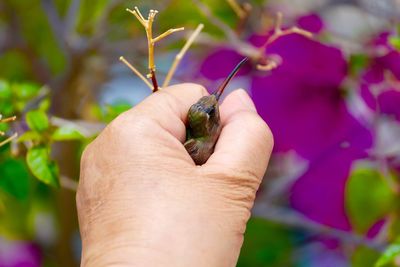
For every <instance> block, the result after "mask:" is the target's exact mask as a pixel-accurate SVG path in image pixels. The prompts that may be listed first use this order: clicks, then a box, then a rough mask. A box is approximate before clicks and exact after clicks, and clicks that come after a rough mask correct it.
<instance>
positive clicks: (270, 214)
mask: <svg viewBox="0 0 400 267" xmlns="http://www.w3.org/2000/svg"><path fill="white" fill-rule="evenodd" d="M253 216H255V217H261V218H264V219H266V220H269V221H272V222H276V223H279V224H283V225H287V226H289V227H294V228H302V229H305V230H308V231H310V232H313V233H316V234H320V235H328V236H331V237H335V238H337V239H339V240H341V241H343V242H345V243H351V244H356V245H364V246H367V247H369V248H372V249H374V250H377V251H384V250H385V247H386V244H384V243H380V242H376V241H374V240H370V239H368V238H366V237H364V236H361V235H358V234H355V233H352V232H347V231H343V230H339V229H336V228H332V227H329V226H326V225H323V224H320V223H317V222H313V221H311V220H309V219H308V218H306V217H305V216H304V215H302V214H300V213H298V212H296V211H292V210H289V209H285V208H281V207H276V206H274V205H271V204H268V203H265V202H263V203H257V204H256V205H255V207H254V208H253Z"/></svg>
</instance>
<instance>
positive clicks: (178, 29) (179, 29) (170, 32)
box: [153, 27, 185, 43]
mask: <svg viewBox="0 0 400 267" xmlns="http://www.w3.org/2000/svg"><path fill="white" fill-rule="evenodd" d="M184 29H185V28H183V27H181V28H174V29H169V30H168V31H166V32H164V33H162V34H160V35H159V36H157V37H156V38H153V42H154V43H157V42H158V41H160V40H161V39H163V38H165V37H167V36H168V35H170V34H172V33H174V32H179V31H183V30H184Z"/></svg>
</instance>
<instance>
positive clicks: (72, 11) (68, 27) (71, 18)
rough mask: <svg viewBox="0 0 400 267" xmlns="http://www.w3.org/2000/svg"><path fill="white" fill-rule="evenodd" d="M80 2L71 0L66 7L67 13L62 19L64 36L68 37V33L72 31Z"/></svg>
mask: <svg viewBox="0 0 400 267" xmlns="http://www.w3.org/2000/svg"><path fill="white" fill-rule="evenodd" d="M80 3H81V1H80V0H73V1H72V3H71V4H70V6H69V8H68V11H67V15H66V17H65V20H64V32H63V34H64V38H65V37H68V35H69V34H71V33H72V32H73V28H74V22H75V20H76V16H77V13H78V11H79V6H80Z"/></svg>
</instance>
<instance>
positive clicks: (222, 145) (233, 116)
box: [206, 89, 273, 182]
mask: <svg viewBox="0 0 400 267" xmlns="http://www.w3.org/2000/svg"><path fill="white" fill-rule="evenodd" d="M220 114H221V123H222V131H221V134H220V137H219V139H218V142H217V144H216V147H215V151H214V153H213V154H212V155H211V157H210V158H209V160H208V161H207V163H206V165H207V166H213V165H216V166H215V167H217V166H218V168H228V169H230V170H238V171H240V172H241V173H248V174H252V175H253V176H255V177H257V178H258V179H259V181H260V182H261V179H262V177H263V175H264V173H265V170H266V168H267V164H268V161H269V157H270V154H271V151H272V147H273V137H272V133H271V131H270V129H269V128H268V126H267V124H266V123H265V122H264V121H263V119H262V118H261V117H260V116H259V115H258V114H257V111H256V108H255V106H254V104H253V101H252V100H251V99H250V97H249V95H248V94H247V93H246V92H245V91H244V90H243V89H239V90H236V91H234V92H232V93H231V94H229V95H228V96H227V97H226V98H225V100H224V102H223V103H222V104H221V106H220Z"/></svg>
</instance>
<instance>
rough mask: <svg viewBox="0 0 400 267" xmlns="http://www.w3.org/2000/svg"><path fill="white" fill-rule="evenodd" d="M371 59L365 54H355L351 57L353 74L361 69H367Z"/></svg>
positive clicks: (350, 62)
mask: <svg viewBox="0 0 400 267" xmlns="http://www.w3.org/2000/svg"><path fill="white" fill-rule="evenodd" d="M369 62H370V59H369V57H368V55H365V54H353V55H351V56H350V59H349V66H350V67H349V69H350V73H351V74H353V75H356V74H358V73H359V72H360V71H361V70H363V69H365V68H366V67H367V65H368V64H369Z"/></svg>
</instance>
